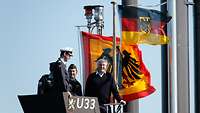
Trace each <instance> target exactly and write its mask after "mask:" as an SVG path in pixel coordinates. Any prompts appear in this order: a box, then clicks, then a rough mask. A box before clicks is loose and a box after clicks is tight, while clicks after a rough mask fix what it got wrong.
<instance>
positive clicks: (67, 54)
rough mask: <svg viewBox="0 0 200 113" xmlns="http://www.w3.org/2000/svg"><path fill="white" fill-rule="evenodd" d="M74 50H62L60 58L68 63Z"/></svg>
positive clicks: (67, 48)
mask: <svg viewBox="0 0 200 113" xmlns="http://www.w3.org/2000/svg"><path fill="white" fill-rule="evenodd" d="M72 52H73V49H72V48H70V47H66V48H62V49H60V58H63V59H64V61H68V60H69V59H70V58H71V57H72V56H73V54H72Z"/></svg>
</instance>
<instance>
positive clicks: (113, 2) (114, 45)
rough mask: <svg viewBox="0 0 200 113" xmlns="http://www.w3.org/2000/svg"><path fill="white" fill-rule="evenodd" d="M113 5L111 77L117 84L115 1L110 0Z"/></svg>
mask: <svg viewBox="0 0 200 113" xmlns="http://www.w3.org/2000/svg"><path fill="white" fill-rule="evenodd" d="M111 4H112V5H113V77H114V80H115V83H116V84H117V65H116V64H117V58H116V32H115V30H116V27H115V26H116V24H115V23H116V18H115V7H116V2H115V0H113V1H112V2H111Z"/></svg>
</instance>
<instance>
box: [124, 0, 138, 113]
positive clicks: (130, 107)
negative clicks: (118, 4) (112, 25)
mask: <svg viewBox="0 0 200 113" xmlns="http://www.w3.org/2000/svg"><path fill="white" fill-rule="evenodd" d="M122 5H124V6H136V5H137V0H122ZM126 113H139V100H134V101H131V102H128V103H127V112H126Z"/></svg>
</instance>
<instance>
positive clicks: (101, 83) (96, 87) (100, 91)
mask: <svg viewBox="0 0 200 113" xmlns="http://www.w3.org/2000/svg"><path fill="white" fill-rule="evenodd" d="M107 64H108V62H107V60H105V59H99V60H98V61H97V71H96V72H94V73H92V74H90V75H89V77H88V79H87V81H86V86H85V96H90V97H97V98H98V101H99V105H100V111H101V113H106V110H105V106H104V104H109V103H110V97H111V93H112V94H113V96H114V97H115V99H116V100H117V101H118V102H121V103H123V104H125V103H126V102H125V101H124V100H122V99H121V98H120V96H119V93H118V90H117V87H116V85H115V81H114V79H113V77H112V75H111V74H110V73H108V72H106V69H107Z"/></svg>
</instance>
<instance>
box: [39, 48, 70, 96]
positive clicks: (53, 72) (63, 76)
mask: <svg viewBox="0 0 200 113" xmlns="http://www.w3.org/2000/svg"><path fill="white" fill-rule="evenodd" d="M72 50H73V49H72V48H70V47H67V48H62V49H60V57H59V58H58V60H57V61H56V62H52V63H50V68H49V69H50V74H47V75H45V76H42V78H41V79H40V80H39V84H38V94H58V93H62V92H68V94H69V95H71V94H70V90H71V86H70V84H69V74H68V72H67V70H66V63H67V61H68V60H69V59H70V58H71V57H72Z"/></svg>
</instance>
